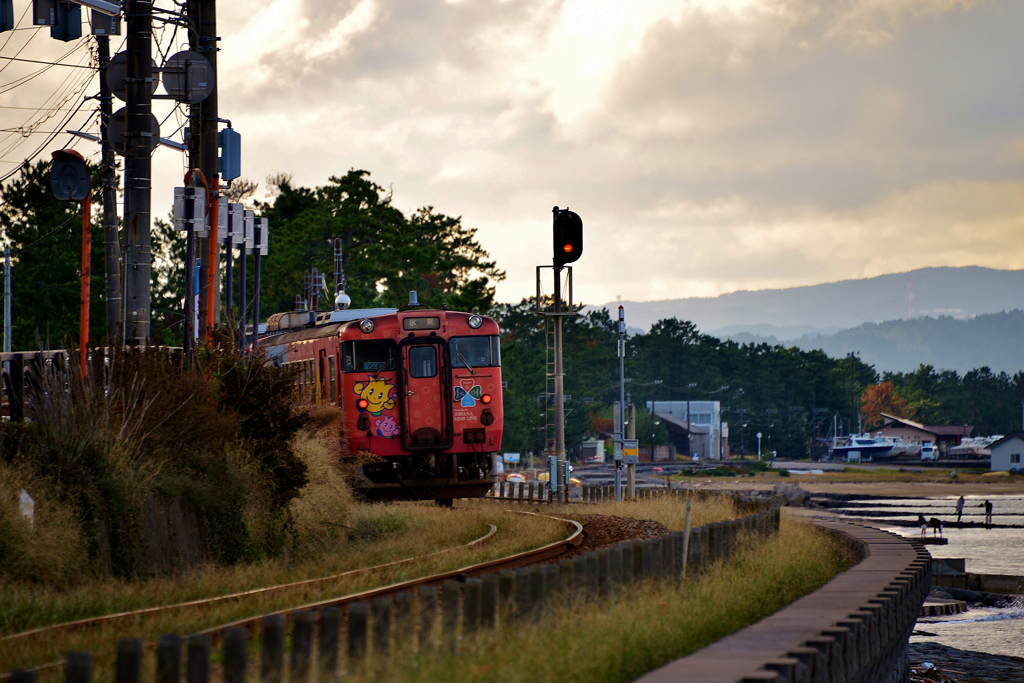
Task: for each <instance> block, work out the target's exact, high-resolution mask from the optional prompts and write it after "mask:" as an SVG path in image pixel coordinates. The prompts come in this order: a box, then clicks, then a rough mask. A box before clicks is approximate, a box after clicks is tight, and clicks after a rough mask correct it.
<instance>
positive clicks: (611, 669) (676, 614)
mask: <svg viewBox="0 0 1024 683" xmlns="http://www.w3.org/2000/svg"><path fill="white" fill-rule="evenodd" d="M853 562H854V559H853V557H852V556H850V555H849V553H848V551H847V550H846V549H845V547H844V546H843V545H842V544H841V543H839V542H837V541H836V540H834V539H833V538H832V537H831V536H828V535H826V534H825V533H823V532H821V531H819V530H817V529H815V528H813V527H812V526H810V525H808V524H805V523H802V522H798V521H796V520H793V519H790V518H788V517H784V520H783V524H782V528H781V532H780V533H779V534H778V535H777V536H775V537H774V538H772V539H771V540H769V541H767V542H763V543H753V542H752V543H748V544H747V546H746V548H745V549H744V550H742V551H741V552H739V553H738V554H737V555H735V556H734V557H733V559H732V560H731V562H730V563H729V564H727V565H726V564H716V565H713V566H711V567H709V568H708V569H707V570H706V571H705V572H703V573H702V574H701V575H700V576H699V577H697V578H695V579H694V580H692V581H688V582H686V583H685V584H683V585H678V584H665V585H654V584H649V583H647V584H640V585H638V586H636V587H634V588H632V589H629V590H627V591H625V592H624V593H622V594H621V595H620V596H618V597H616V598H614V599H609V600H600V601H594V602H592V603H588V604H579V603H575V604H572V605H568V606H563V607H562V608H559V609H557V610H555V611H554V612H553V613H549V614H547V615H545V617H544V618H543V619H542V620H541V621H540V623H538V624H536V625H530V624H518V625H516V624H513V625H511V626H508V627H504V628H499V629H497V630H494V631H491V632H489V633H485V634H481V635H477V636H474V637H469V638H465V639H463V641H462V642H461V643H460V645H459V647H458V653H457V654H456V655H450V654H446V653H444V652H443V651H433V652H429V653H426V654H423V655H420V656H416V655H414V654H413V653H412V652H410V651H409V649H407V648H402V649H401V650H400V651H399V652H398V653H397V654H396V655H395V656H393V658H392V661H391V663H390V665H387V664H383V663H381V662H379V661H378V662H376V663H375V666H373V667H367V668H366V670H363V671H359V672H355V675H353V676H352V677H351V679H350V680H353V681H410V682H412V681H440V680H443V681H448V682H452V683H455V682H458V681H481V680H486V681H524V682H526V681H530V682H533V681H551V682H552V683H555V682H558V681H564V680H567V678H568V679H571V680H579V681H602V682H603V681H606V682H608V683H613V682H618V681H629V680H633V679H634V678H636V677H638V676H640V675H641V674H643V673H646V672H647V671H650V670H652V669H655V668H657V667H659V666H662V665H664V664H666V663H667V662H669V661H672V660H674V659H677V658H679V657H683V656H685V655H687V654H690V653H693V652H695V651H697V650H699V649H700V648H702V647H704V646H706V645H708V644H710V643H712V642H715V641H716V640H719V639H720V638H722V637H724V636H726V635H729V634H730V633H734V632H735V631H737V630H739V629H741V628H743V627H744V626H747V625H749V624H752V623H754V622H757V621H759V620H760V619H763V618H764V617H766V616H768V615H770V614H772V613H774V612H776V611H778V610H779V609H781V608H782V607H784V606H785V605H787V604H789V603H790V602H792V601H793V600H795V599H797V598H799V597H801V596H803V595H806V594H807V593H810V592H812V591H814V590H816V589H817V588H819V587H821V586H822V585H824V584H825V583H826V582H827V581H828V580H829V579H831V578H832V577H833V576H835V575H836V574H838V573H839V572H841V571H844V570H845V569H847V568H848V567H849V566H851V565H852V563H853ZM570 672H571V673H570Z"/></svg>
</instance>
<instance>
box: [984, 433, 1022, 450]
mask: <svg viewBox="0 0 1024 683" xmlns="http://www.w3.org/2000/svg"><path fill="white" fill-rule="evenodd" d="M1010 439H1020V440H1021V441H1024V432H1010V433H1009V434H1007V435H1006V436H1004V437H1003V438H1001V439H999V441H996V442H994V443H993V444H992V445H991V446H989V449H992V448H995V447H996V446H998V445H999V444H1001V443H1003V442H1004V441H1009V440H1010Z"/></svg>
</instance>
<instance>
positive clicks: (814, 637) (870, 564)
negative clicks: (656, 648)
mask: <svg viewBox="0 0 1024 683" xmlns="http://www.w3.org/2000/svg"><path fill="white" fill-rule="evenodd" d="M818 526H820V527H822V528H825V529H828V530H829V531H830V532H832V533H835V534H839V535H841V536H842V537H843V538H844V539H845V540H846V541H847V542H849V543H851V544H853V545H854V546H855V547H856V548H858V549H860V551H861V553H862V555H863V558H864V559H862V560H861V562H860V563H858V564H857V565H856V566H854V567H853V568H851V569H850V570H848V571H847V572H845V573H843V574H841V575H840V576H837V577H836V578H835V579H833V580H832V581H830V582H829V583H828V584H826V585H825V586H824V587H822V588H821V589H820V590H818V591H816V592H815V593H812V594H811V595H808V596H805V597H803V598H801V599H800V600H797V601H796V602H795V603H793V604H792V605H790V606H789V607H787V608H785V609H783V610H781V611H780V612H777V613H776V614H773V615H772V616H770V617H768V618H767V619H764V620H762V621H760V622H758V623H757V624H754V625H752V626H749V627H747V628H745V629H743V630H742V631H739V632H738V633H735V634H734V635H732V636H729V637H728V638H724V639H722V640H720V641H718V642H717V643H714V644H712V645H710V646H708V647H706V648H704V649H703V650H701V651H699V652H696V653H694V654H692V655H690V656H689V657H684V658H683V659H679V660H676V661H674V662H672V663H671V664H668V665H666V666H664V667H662V668H661V669H658V670H657V671H654V672H651V673H649V674H647V675H646V676H643V677H642V678H640V679H638V680H639V681H642V682H643V683H668V682H669V681H684V680H685V681H688V682H689V683H754V682H755V681H756V682H757V683H769V682H774V683H906V682H907V681H909V680H910V663H909V660H908V641H909V638H910V633H911V631H912V630H913V628H914V623H915V621H916V620H917V616H918V614H919V613H920V610H921V605H922V604H923V603H924V599H925V597H926V596H927V595H928V591H929V588H930V587H931V561H930V556H929V555H928V552H927V551H926V550H925V549H924V547H923V546H922V545H920V544H919V543H916V542H914V541H909V540H907V539H904V538H902V537H900V536H897V535H895V534H890V533H888V532H884V531H880V530H878V529H874V528H871V527H865V526H860V525H855V524H849V523H843V522H824V521H822V522H818Z"/></svg>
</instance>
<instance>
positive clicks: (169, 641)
mask: <svg viewBox="0 0 1024 683" xmlns="http://www.w3.org/2000/svg"><path fill="white" fill-rule="evenodd" d="M156 683H181V637H180V636H171V635H163V636H160V640H158V641H157V645H156Z"/></svg>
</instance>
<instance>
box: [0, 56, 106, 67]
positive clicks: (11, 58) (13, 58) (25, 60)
mask: <svg viewBox="0 0 1024 683" xmlns="http://www.w3.org/2000/svg"><path fill="white" fill-rule="evenodd" d="M0 59H6V60H8V61H11V62H24V63H26V64H49V65H50V66H67V67H71V68H73V69H91V68H93V67H92V66H91V65H89V66H86V65H83V64H62V63H60V62H43V61H40V60H38V59H21V58H19V57H4V56H3V55H0Z"/></svg>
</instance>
